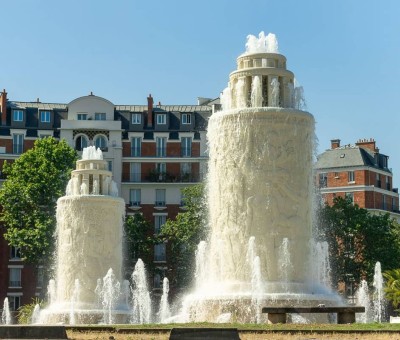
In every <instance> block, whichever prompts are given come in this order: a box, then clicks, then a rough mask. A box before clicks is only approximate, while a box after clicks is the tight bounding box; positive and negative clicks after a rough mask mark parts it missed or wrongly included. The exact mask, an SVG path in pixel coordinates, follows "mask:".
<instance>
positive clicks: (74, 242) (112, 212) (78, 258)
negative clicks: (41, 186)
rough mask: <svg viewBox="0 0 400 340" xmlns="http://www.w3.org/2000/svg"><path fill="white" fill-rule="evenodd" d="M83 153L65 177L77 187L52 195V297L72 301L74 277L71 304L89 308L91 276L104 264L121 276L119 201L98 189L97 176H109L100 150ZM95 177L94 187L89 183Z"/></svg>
mask: <svg viewBox="0 0 400 340" xmlns="http://www.w3.org/2000/svg"><path fill="white" fill-rule="evenodd" d="M91 148H94V147H91ZM88 149H89V148H88ZM92 151H93V150H92ZM93 155H95V156H93ZM84 156H85V158H83V159H82V160H79V161H77V170H74V171H73V172H72V180H71V183H72V186H74V185H75V184H73V183H75V182H77V183H76V185H79V186H80V192H76V191H75V190H73V191H72V193H71V194H70V195H67V196H63V197H61V198H60V199H59V200H58V201H57V230H56V233H57V263H56V268H57V273H56V301H55V303H56V304H58V305H60V306H61V307H60V308H63V306H64V307H65V308H68V306H69V305H70V304H71V302H72V301H74V296H73V293H74V287H75V286H76V284H75V282H79V287H80V291H79V301H78V302H77V301H74V308H75V309H95V308H97V304H98V303H97V300H98V299H97V297H96V293H95V289H96V283H97V280H98V279H99V278H103V277H104V276H105V275H106V273H107V272H108V270H109V269H110V268H112V269H113V273H114V275H115V277H116V279H117V280H119V281H121V279H122V273H121V272H122V237H123V236H122V235H123V230H122V223H123V217H124V209H125V203H124V200H123V199H121V198H119V197H111V196H109V195H107V194H108V190H107V189H105V190H103V193H105V195H104V194H103V195H101V194H100V192H99V190H100V179H101V178H105V179H108V180H105V182H108V183H110V182H111V176H112V173H111V172H110V171H108V170H107V162H106V161H105V160H103V159H102V155H101V158H99V153H98V152H97V151H96V152H94V151H93V152H86V153H85V152H84ZM93 157H95V158H93ZM79 182H81V183H79ZM95 182H97V188H94V186H95V184H94V183H95ZM75 300H76V299H75Z"/></svg>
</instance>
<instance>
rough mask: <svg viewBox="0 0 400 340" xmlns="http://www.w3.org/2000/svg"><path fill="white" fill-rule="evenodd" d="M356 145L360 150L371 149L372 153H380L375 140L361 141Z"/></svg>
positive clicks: (366, 139)
mask: <svg viewBox="0 0 400 340" xmlns="http://www.w3.org/2000/svg"><path fill="white" fill-rule="evenodd" d="M356 145H357V146H358V147H360V148H364V149H369V150H371V151H372V152H379V149H378V148H377V147H376V142H375V139H373V138H370V139H368V138H365V139H359V140H358V141H357V143H356Z"/></svg>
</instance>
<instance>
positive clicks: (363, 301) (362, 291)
mask: <svg viewBox="0 0 400 340" xmlns="http://www.w3.org/2000/svg"><path fill="white" fill-rule="evenodd" d="M356 301H357V305H358V306H362V307H364V308H365V313H357V314H356V320H357V322H360V323H367V322H371V321H373V320H372V318H371V301H370V296H369V289H368V283H367V281H365V280H361V283H360V286H359V287H358V289H357V291H356Z"/></svg>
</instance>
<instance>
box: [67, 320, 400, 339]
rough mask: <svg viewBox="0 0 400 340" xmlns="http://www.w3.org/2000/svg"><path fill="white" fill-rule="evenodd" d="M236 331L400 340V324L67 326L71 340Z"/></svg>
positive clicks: (259, 335) (256, 335)
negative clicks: (177, 331) (182, 329)
mask: <svg viewBox="0 0 400 340" xmlns="http://www.w3.org/2000/svg"><path fill="white" fill-rule="evenodd" d="M177 327H185V328H237V329H238V331H239V336H240V339H242V340H262V339H272V340H278V339H293V340H294V339H296V340H311V339H312V340H318V339H340V340H347V339H348V340H350V339H351V340H354V339H360V340H361V339H362V340H364V339H365V340H369V339H382V340H389V339H397V340H400V324H389V323H383V324H377V323H374V324H357V323H356V324H349V325H336V324H276V325H267V324H211V323H191V324H166V325H160V324H150V325H141V326H138V325H112V326H101V325H94V326H91V325H88V326H76V327H67V334H68V338H69V339H82V340H88V339H98V340H100V339H106V340H109V339H110V337H113V338H111V339H115V340H128V339H131V340H136V339H143V340H150V339H154V340H161V339H163V340H165V339H168V338H169V333H170V330H171V329H172V328H177Z"/></svg>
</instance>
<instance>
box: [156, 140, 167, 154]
mask: <svg viewBox="0 0 400 340" xmlns="http://www.w3.org/2000/svg"><path fill="white" fill-rule="evenodd" d="M166 145H167V138H166V137H156V156H157V157H165V156H166V149H167V148H166Z"/></svg>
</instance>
